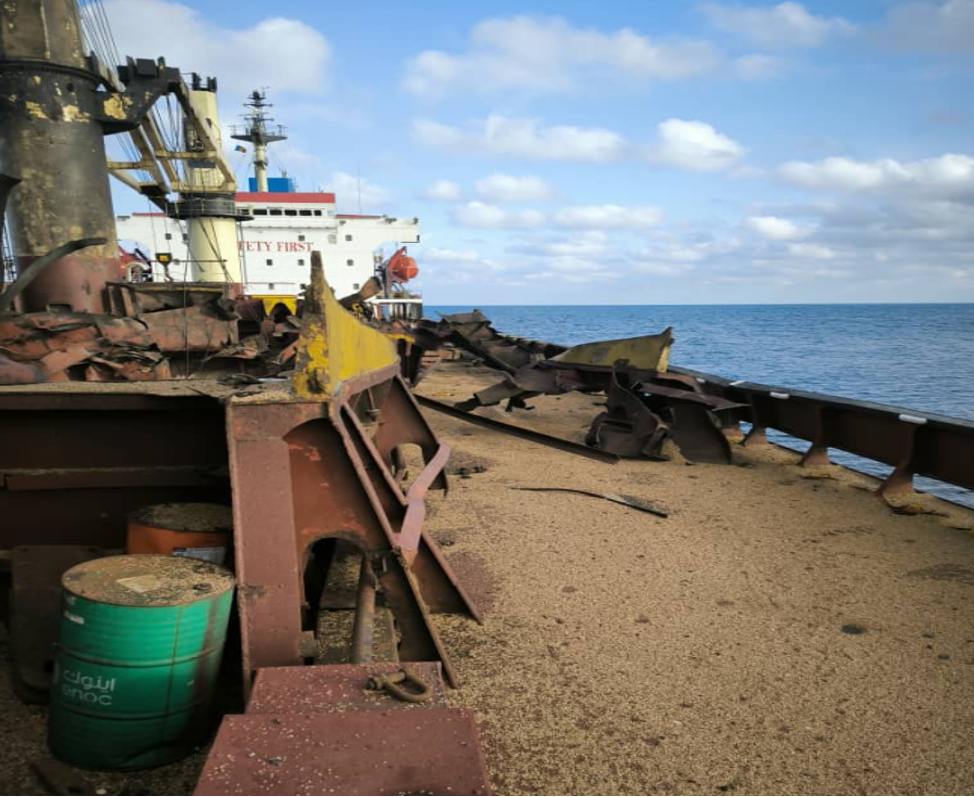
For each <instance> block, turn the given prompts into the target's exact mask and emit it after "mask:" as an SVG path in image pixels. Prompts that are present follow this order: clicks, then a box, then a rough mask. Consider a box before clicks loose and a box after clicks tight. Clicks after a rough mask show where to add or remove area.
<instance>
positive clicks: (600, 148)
mask: <svg viewBox="0 0 974 797" xmlns="http://www.w3.org/2000/svg"><path fill="white" fill-rule="evenodd" d="M413 137H414V138H415V139H416V140H417V141H418V142H420V143H421V144H426V145H427V146H431V147H435V148H437V149H446V150H453V151H456V152H461V153H463V154H471V153H486V154H490V155H508V156H512V157H518V158H536V159H539V160H567V161H594V162H605V161H611V160H616V159H618V158H619V157H621V156H622V154H623V151H624V149H625V141H624V140H623V138H622V136H620V135H618V134H617V133H613V132H612V131H611V130H605V129H603V128H599V127H574V126H571V125H552V126H545V125H543V124H542V123H541V122H540V121H539V120H538V119H516V118H510V117H506V116H500V115H497V114H491V115H490V116H488V117H487V118H486V119H484V120H482V121H480V122H476V123H474V124H472V125H469V126H467V128H464V129H462V128H458V127H451V126H449V125H444V124H440V123H439V122H433V121H429V120H427V119H417V120H415V121H414V122H413Z"/></svg>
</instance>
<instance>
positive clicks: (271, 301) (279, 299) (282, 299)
mask: <svg viewBox="0 0 974 797" xmlns="http://www.w3.org/2000/svg"><path fill="white" fill-rule="evenodd" d="M250 298H251V299H260V302H261V304H262V305H264V312H265V313H267V314H268V315H270V314H271V313H272V312H273V311H274V308H275V307H277V305H279V304H283V305H284V306H285V307H286V308H287V309H288V311H289V312H290V313H291V315H297V313H298V297H297V296H272V295H270V294H266V293H252V294H250Z"/></svg>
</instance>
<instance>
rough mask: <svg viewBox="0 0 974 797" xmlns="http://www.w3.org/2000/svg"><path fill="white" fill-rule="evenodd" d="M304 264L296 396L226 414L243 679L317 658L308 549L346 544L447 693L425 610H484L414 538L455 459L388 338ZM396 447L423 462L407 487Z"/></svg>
mask: <svg viewBox="0 0 974 797" xmlns="http://www.w3.org/2000/svg"><path fill="white" fill-rule="evenodd" d="M311 265H312V271H311V283H310V285H309V289H308V292H307V294H306V297H305V304H304V313H303V316H302V323H301V337H300V339H299V341H298V351H297V368H296V371H295V376H294V379H293V385H292V388H293V390H292V392H289V393H288V394H286V395H285V396H284V397H277V398H273V397H267V396H265V397H261V398H258V397H255V398H253V399H246V398H243V399H240V398H238V399H232V400H231V401H230V402H229V403H228V405H227V440H228V449H229V458H230V475H231V484H232V488H233V505H234V540H235V543H236V565H237V578H238V583H239V591H238V595H239V606H240V622H241V637H242V643H243V667H244V683H245V685H249V682H250V676H251V674H252V673H253V672H254V671H255V670H256V669H257V668H259V667H267V666H282V665H289V664H300V663H302V662H303V661H304V660H305V659H307V658H312V657H313V656H314V655H315V653H316V644H315V639H314V631H312V630H306V628H305V625H306V623H305V617H306V615H307V614H309V613H313V612H314V610H316V609H317V605H316V603H317V600H318V597H319V596H318V595H317V594H314V595H307V594H306V593H305V584H306V583H308V584H315V583H319V584H320V583H323V580H322V579H316V578H309V579H307V581H306V579H305V573H306V569H307V568H308V567H314V566H315V560H314V557H313V546H315V545H316V544H317V543H319V542H320V541H322V540H328V539H341V540H346V541H348V542H351V543H352V544H354V545H355V546H357V547H358V548H359V549H360V550H361V551H362V553H363V555H364V556H365V557H366V559H367V562H368V564H369V565H370V566H371V568H372V570H373V571H374V573H375V576H376V579H377V582H378V587H379V591H380V594H381V595H382V596H383V599H384V600H385V602H386V604H387V606H388V607H389V609H390V610H391V611H392V614H393V616H394V618H395V621H396V623H397V626H398V630H399V636H400V643H399V652H400V656H401V658H403V659H405V660H407V661H441V662H443V668H444V671H445V673H446V675H447V678H448V679H449V681H450V682H451V683H452V684H454V685H455V684H456V676H455V674H454V672H453V670H452V668H451V667H450V664H449V660H448V658H447V656H446V652H445V650H444V649H443V645H442V644H441V642H440V640H439V637H438V636H437V634H436V631H435V629H434V628H433V626H432V624H431V623H430V619H429V614H430V611H442V612H462V613H467V614H470V615H472V616H474V617H476V618H477V619H479V615H478V614H477V611H476V609H474V607H473V604H472V603H471V601H470V600H469V598H468V597H467V595H466V594H465V593H464V592H463V590H462V589H461V587H460V586H459V584H458V582H457V579H456V577H455V576H454V574H453V572H452V571H451V570H450V568H449V566H448V565H447V563H446V561H445V560H444V559H443V557H442V555H441V554H440V552H439V550H438V549H437V548H436V545H435V544H434V543H433V541H432V540H431V539H430V538H429V537H428V536H427V535H425V534H424V533H423V529H422V524H423V520H424V518H425V514H426V509H425V503H424V499H425V497H426V493H427V491H428V490H429V489H430V488H438V489H443V490H445V489H446V477H445V476H444V474H443V468H444V466H445V465H446V462H447V459H448V457H449V454H450V450H449V448H448V447H447V446H445V445H443V444H442V443H440V441H439V440H437V438H436V436H435V435H434V434H433V431H432V430H431V429H430V427H429V426H428V424H427V423H426V421H425V419H424V418H423V417H422V415H421V414H420V412H419V409H418V407H417V406H416V403H415V401H413V399H412V397H411V396H410V394H409V391H408V389H407V388H406V386H405V384H404V383H403V381H402V378H401V376H400V375H399V362H398V358H397V357H396V354H395V348H394V346H393V345H392V343H391V341H390V340H389V339H388V338H387V337H385V336H384V335H382V334H381V333H379V332H378V331H377V330H374V329H371V328H369V327H367V326H365V325H363V324H362V323H361V321H360V320H359V319H357V318H356V317H355V316H354V315H352V314H351V313H349V312H348V311H347V310H345V309H344V308H342V307H341V305H340V304H339V303H338V301H337V300H336V299H335V297H334V295H333V294H332V292H331V289H330V288H329V287H328V285H327V283H325V281H324V274H323V269H322V264H321V254H320V253H319V252H313V253H312V259H311ZM404 445H416V446H418V447H419V448H420V450H421V451H422V455H423V467H422V469H421V470H420V472H419V473H418V475H417V476H416V478H415V479H414V480H413V482H412V483H411V484H410V485H409V486H408V487H404V486H403V485H402V484H400V480H399V479H398V478H397V470H398V464H399V461H400V459H401V457H400V449H401V447H402V446H404ZM311 602H314V604H315V605H309V603H311Z"/></svg>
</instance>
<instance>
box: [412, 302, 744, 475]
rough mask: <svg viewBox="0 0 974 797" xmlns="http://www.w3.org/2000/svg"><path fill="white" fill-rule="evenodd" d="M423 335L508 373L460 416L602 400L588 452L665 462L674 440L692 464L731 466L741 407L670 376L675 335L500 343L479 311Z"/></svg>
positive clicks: (589, 436)
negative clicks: (539, 400) (576, 398)
mask: <svg viewBox="0 0 974 797" xmlns="http://www.w3.org/2000/svg"><path fill="white" fill-rule="evenodd" d="M424 331H425V334H428V335H430V336H433V337H436V338H438V339H439V340H445V341H449V342H452V343H454V344H455V345H459V346H461V347H462V348H463V349H465V350H466V351H468V352H469V353H471V354H472V355H474V356H475V357H477V358H479V359H480V360H482V361H483V362H485V363H487V364H496V363H499V364H501V365H502V366H503V367H501V368H500V370H502V371H504V372H505V373H504V376H503V377H502V379H501V381H500V382H498V383H497V384H496V385H492V386H491V387H488V388H486V389H484V390H481V391H478V392H477V393H475V394H474V395H473V396H472V397H471V398H470V399H468V400H467V401H464V402H461V403H459V404H458V405H457V408H458V409H460V410H465V411H468V412H469V411H472V410H474V409H476V408H477V407H485V406H491V405H495V404H499V403H501V402H502V401H506V402H507V410H508V411H511V410H513V409H515V408H517V409H528V405H527V400H528V399H530V398H533V397H534V396H538V395H542V394H544V395H553V394H560V393H567V392H569V391H581V392H585V393H603V394H605V396H606V409H605V411H604V412H602V413H600V414H599V415H597V416H596V417H595V419H594V420H593V422H592V426H591V428H590V429H589V432H588V434H587V435H586V439H585V442H586V443H587V444H588V445H589V446H592V447H594V448H598V449H601V450H603V451H606V452H609V453H611V454H615V455H617V456H620V457H649V458H665V454H664V443H665V442H666V441H667V440H672V441H673V442H674V443H675V444H676V445H677V447H678V448H679V449H680V451H681V453H682V455H683V456H684V457H686V458H687V459H690V460H693V461H695V462H718V463H719V462H730V459H731V452H730V446H729V445H728V443H727V439H726V437H725V436H724V434H723V433H722V432H721V428H722V426H724V425H725V424H726V422H727V417H728V415H727V414H728V412H729V411H731V410H734V409H735V408H736V406H737V405H735V404H734V403H733V402H729V401H726V400H723V399H720V398H715V397H713V396H706V395H704V394H703V392H702V391H701V389H700V387H699V385H698V383H697V382H696V381H694V380H693V379H688V378H685V377H681V376H679V375H675V374H671V373H668V372H667V365H668V362H669V352H670V348H671V346H672V344H673V331H672V329H669V328H667V329H665V330H663V332H661V333H659V334H656V335H641V336H638V337H634V338H621V339H618V340H604V341H595V342H593V343H584V344H581V345H579V346H573V347H571V348H565V347H564V346H557V345H555V344H549V343H541V342H539V341H527V340H524V339H521V338H511V337H508V336H505V335H501V334H500V333H498V332H497V331H496V330H494V328H493V327H492V326H490V323H489V322H488V321H487V319H486V318H484V316H483V315H482V314H481V313H480V312H479V311H474V312H473V313H465V314H460V315H455V316H444V318H443V320H442V321H440V322H439V323H437V324H433V323H427V324H426V325H425V327H424Z"/></svg>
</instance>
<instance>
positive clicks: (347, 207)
mask: <svg viewBox="0 0 974 797" xmlns="http://www.w3.org/2000/svg"><path fill="white" fill-rule="evenodd" d="M330 188H331V190H332V191H334V192H335V203H336V205H337V206H338V210H339V211H340V212H342V213H358V212H359V211H376V210H379V209H380V206H381V205H382V204H383V203H385V202H388V201H389V198H390V196H389V192H388V191H387V190H386V189H385V188H382V187H381V186H378V185H376V184H375V183H371V182H369V181H368V180H366V179H364V178H362V177H356V176H355V175H352V174H346V173H345V172H335V173H334V174H333V175H332V176H331V182H330Z"/></svg>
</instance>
